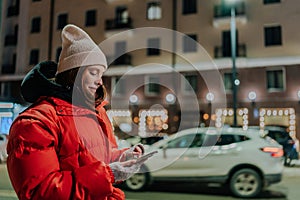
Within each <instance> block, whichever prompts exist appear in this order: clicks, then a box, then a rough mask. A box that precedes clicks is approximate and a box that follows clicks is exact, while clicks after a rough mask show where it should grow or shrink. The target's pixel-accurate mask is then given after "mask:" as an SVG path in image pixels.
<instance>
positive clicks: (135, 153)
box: [119, 143, 145, 162]
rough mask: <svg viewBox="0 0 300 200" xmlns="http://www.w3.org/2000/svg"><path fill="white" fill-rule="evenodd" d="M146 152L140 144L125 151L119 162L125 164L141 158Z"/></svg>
mask: <svg viewBox="0 0 300 200" xmlns="http://www.w3.org/2000/svg"><path fill="white" fill-rule="evenodd" d="M144 152H145V149H144V145H143V144H141V143H138V144H136V145H134V146H133V147H131V148H130V149H128V150H126V151H124V152H123V153H122V154H121V156H120V159H119V162H124V161H127V160H132V159H137V158H139V157H141V156H142V155H143V154H144Z"/></svg>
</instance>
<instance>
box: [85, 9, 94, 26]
mask: <svg viewBox="0 0 300 200" xmlns="http://www.w3.org/2000/svg"><path fill="white" fill-rule="evenodd" d="M95 25H96V10H89V11H87V12H86V14H85V26H95Z"/></svg>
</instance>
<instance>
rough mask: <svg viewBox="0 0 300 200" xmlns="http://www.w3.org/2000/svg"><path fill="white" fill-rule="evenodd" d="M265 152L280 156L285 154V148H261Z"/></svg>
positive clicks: (276, 156)
mask: <svg viewBox="0 0 300 200" xmlns="http://www.w3.org/2000/svg"><path fill="white" fill-rule="evenodd" d="M261 150H262V151H263V152H266V153H270V154H271V156H272V157H275V158H278V157H282V156H283V154H284V153H283V149H282V148H278V147H264V148H261Z"/></svg>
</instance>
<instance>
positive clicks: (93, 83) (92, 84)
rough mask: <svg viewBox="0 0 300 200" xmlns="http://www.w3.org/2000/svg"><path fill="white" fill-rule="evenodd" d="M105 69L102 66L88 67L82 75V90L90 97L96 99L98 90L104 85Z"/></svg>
mask: <svg viewBox="0 0 300 200" xmlns="http://www.w3.org/2000/svg"><path fill="white" fill-rule="evenodd" d="M104 71H105V68H104V67H103V66H102V65H91V66H87V67H86V68H85V69H84V71H83V74H82V90H83V92H84V93H85V94H86V95H87V96H88V97H90V98H91V99H95V93H96V90H97V88H98V87H99V86H100V85H102V84H103V82H102V76H103V73H104Z"/></svg>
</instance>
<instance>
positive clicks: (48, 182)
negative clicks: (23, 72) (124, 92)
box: [7, 62, 125, 200]
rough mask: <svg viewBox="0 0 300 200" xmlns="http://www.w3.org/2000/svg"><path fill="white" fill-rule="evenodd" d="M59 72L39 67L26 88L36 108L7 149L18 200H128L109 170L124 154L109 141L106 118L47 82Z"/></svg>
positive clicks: (15, 127)
mask: <svg viewBox="0 0 300 200" xmlns="http://www.w3.org/2000/svg"><path fill="white" fill-rule="evenodd" d="M56 67H57V66H56V63H53V62H44V63H41V64H39V65H37V66H36V67H34V69H33V70H31V71H30V72H29V73H28V75H27V76H26V77H25V78H24V80H23V82H22V86H21V92H22V95H23V97H24V99H25V100H27V101H29V102H34V103H33V104H32V105H31V106H30V107H29V108H28V109H26V110H25V111H24V112H22V113H20V115H19V116H18V117H17V118H16V119H15V120H14V122H13V124H12V126H11V129H10V138H9V141H8V145H7V152H8V155H9V156H8V159H7V169H8V173H9V177H10V179H11V182H12V185H13V187H14V189H15V191H16V193H17V195H18V197H19V199H21V200H25V199H31V200H34V199H36V200H41V199H43V200H46V199H49V200H52V199H61V200H69V199H81V200H92V199H95V200H114V199H118V200H122V199H125V196H124V193H123V192H122V191H121V190H120V189H118V188H115V187H114V186H113V183H114V176H113V173H112V171H111V169H110V167H109V165H108V163H110V162H113V161H115V160H116V159H118V158H119V156H120V154H121V153H122V152H123V151H124V150H118V149H116V145H115V140H114V137H113V136H112V135H109V134H112V131H111V130H108V129H109V128H111V127H110V126H109V125H108V124H107V119H108V118H107V119H105V118H103V115H105V113H104V112H103V113H101V114H99V113H98V112H97V111H93V110H90V109H87V108H85V107H82V106H79V105H78V106H75V105H73V104H71V103H70V102H71V101H70V91H67V89H64V88H62V87H61V86H59V85H57V84H55V83H53V82H51V81H50V80H49V78H51V77H53V76H54V74H55V71H56ZM102 111H103V110H102Z"/></svg>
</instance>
